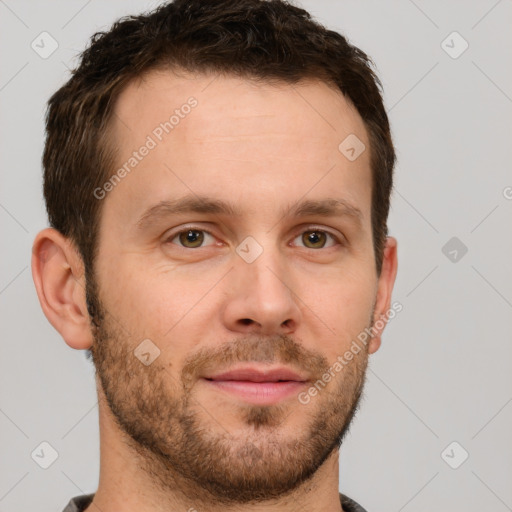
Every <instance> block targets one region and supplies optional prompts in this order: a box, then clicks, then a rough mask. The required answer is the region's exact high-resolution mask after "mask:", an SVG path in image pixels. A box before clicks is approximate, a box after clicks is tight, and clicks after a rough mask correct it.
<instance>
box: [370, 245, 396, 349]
mask: <svg viewBox="0 0 512 512" xmlns="http://www.w3.org/2000/svg"><path fill="white" fill-rule="evenodd" d="M397 245H398V243H397V240H396V238H394V237H392V236H388V237H387V239H386V245H385V248H384V256H383V260H382V270H381V273H380V276H379V280H378V284H377V298H376V301H375V312H374V317H373V323H374V327H373V329H372V332H376V333H375V335H374V337H373V338H372V339H371V340H370V343H369V347H368V353H369V354H373V353H374V352H377V350H378V349H379V347H380V345H381V342H382V339H381V338H382V332H383V331H384V327H385V326H386V323H387V321H388V311H389V308H390V306H391V294H392V292H393V286H394V284H395V278H396V273H397V269H398V258H397Z"/></svg>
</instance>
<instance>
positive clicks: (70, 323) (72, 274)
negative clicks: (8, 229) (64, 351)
mask: <svg viewBox="0 0 512 512" xmlns="http://www.w3.org/2000/svg"><path fill="white" fill-rule="evenodd" d="M32 278H33V279H34V284H35V286H36V290H37V296H38V297H39V302H40V304H41V307H42V309H43V312H44V314H45V315H46V318H48V321H49V322H50V323H51V324H52V325H53V327H55V329H56V330H57V331H58V332H59V333H60V335H61V336H62V337H63V338H64V341H65V342H66V343H67V344H68V345H69V346H70V347H71V348H74V349H77V350H84V349H88V348H90V347H91V345H92V342H93V337H92V333H91V329H90V317H89V313H88V311H87V303H86V299H85V275H84V266H83V262H82V258H81V257H80V255H79V253H78V251H77V250H76V248H75V246H74V244H73V243H72V242H71V241H70V240H69V239H68V238H66V237H64V236H63V235H62V234H61V233H60V232H58V231H57V230H55V229H53V228H47V229H44V230H43V231H41V232H39V233H38V234H37V236H36V238H35V240H34V244H33V246H32Z"/></svg>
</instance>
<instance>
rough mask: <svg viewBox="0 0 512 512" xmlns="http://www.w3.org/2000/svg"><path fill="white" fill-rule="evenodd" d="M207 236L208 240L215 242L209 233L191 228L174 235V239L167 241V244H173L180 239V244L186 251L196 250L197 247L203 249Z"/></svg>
mask: <svg viewBox="0 0 512 512" xmlns="http://www.w3.org/2000/svg"><path fill="white" fill-rule="evenodd" d="M205 235H206V238H207V237H210V238H212V239H213V240H214V237H213V235H211V234H210V233H209V232H208V231H205V230H204V229H196V228H193V227H190V228H187V229H184V230H182V231H179V232H178V233H176V234H175V235H173V236H172V238H169V239H168V240H167V243H172V242H173V240H176V239H178V241H179V243H180V244H182V246H183V247H184V248H185V249H196V248H197V247H201V245H202V243H203V241H204V240H205Z"/></svg>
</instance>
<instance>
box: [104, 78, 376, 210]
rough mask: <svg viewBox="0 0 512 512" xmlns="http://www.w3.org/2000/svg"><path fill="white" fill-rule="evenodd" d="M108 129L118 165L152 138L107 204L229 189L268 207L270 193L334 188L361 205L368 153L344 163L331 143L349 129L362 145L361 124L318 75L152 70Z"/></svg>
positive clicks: (289, 197)
mask: <svg viewBox="0 0 512 512" xmlns="http://www.w3.org/2000/svg"><path fill="white" fill-rule="evenodd" d="M191 99H192V100H191ZM191 105H194V106H193V107H191ZM111 133H112V135H113V139H114V144H115V145H116V147H117V151H118V155H117V166H119V167H121V166H122V165H123V164H126V163H127V162H128V161H130V159H133V154H134V151H137V150H138V149H139V148H141V147H142V146H144V145H148V140H149V139H151V141H152V144H151V145H153V146H154V147H153V148H152V149H151V150H150V151H146V155H145V156H144V158H143V159H140V161H137V162H135V164H136V165H135V166H133V168H132V169H130V170H129V175H128V173H125V174H127V175H128V177H126V178H125V179H123V180H122V182H121V183H120V184H119V185H118V186H116V187H115V190H113V191H112V192H109V198H108V201H107V203H113V204H114V206H115V203H116V202H120V201H122V202H123V203H124V204H125V205H126V204H129V205H130V207H132V209H133V210H137V211H141V209H143V208H144V209H146V208H147V207H148V206H149V205H151V204H152V203H153V204H155V203H156V202H158V201H162V200H168V199H172V198H176V197H179V196H183V195H185V194H190V193H193V194H197V195H199V196H207V195H210V196H213V197H215V198H217V199H221V200H230V201H232V200H233V193H234V192H236V193H237V194H238V195H237V197H238V198H240V200H243V201H244V203H245V204H246V205H247V207H248V209H249V210H251V208H250V207H251V204H250V203H251V202H253V203H254V204H253V206H254V208H253V209H252V210H251V211H253V212H254V211H255V208H256V206H255V205H256V202H257V208H258V209H261V208H269V209H270V208H272V207H273V205H274V204H275V199H277V198H279V199H280V198H284V199H283V201H282V202H286V203H290V202H294V201H296V200H298V199H299V198H300V197H301V196H306V195H308V189H309V190H310V191H311V193H309V196H308V197H305V198H306V199H315V198H316V199H318V198H319V197H320V196H322V195H323V196H326V194H327V193H328V192H329V194H328V195H330V196H332V194H330V192H332V190H333V188H337V189H340V192H344V194H343V195H344V196H345V197H347V198H351V199H352V203H358V207H359V208H360V209H361V210H365V209H366V210H368V211H369V208H370V187H371V171H370V151H364V152H363V153H362V154H361V155H360V156H359V157H358V158H357V159H356V160H355V161H350V160H349V159H347V158H346V156H345V155H344V154H343V153H342V152H341V151H340V149H339V145H340V143H342V142H343V141H344V140H345V139H347V137H349V136H353V135H355V136H356V137H357V138H358V139H359V140H360V141H361V143H363V144H364V145H365V146H366V148H368V149H369V147H370V146H369V140H368V136H367V132H366V128H365V125H364V123H363V121H362V119H361V117H360V115H359V113H358V112H357V110H356V109H355V108H354V106H353V105H352V103H351V102H350V101H347V100H346V99H345V97H344V96H343V95H342V94H341V92H340V91H338V90H335V89H334V88H332V87H330V86H328V85H327V84H325V83H323V82H320V81H307V82H306V81H304V82H301V83H297V84H288V83H273V84H268V83H263V82H261V81H259V82H257V81H254V80H248V79H243V78H238V77H234V76H222V75H204V74H191V73H185V72H180V73H179V74H178V75H176V74H175V73H173V72H172V71H171V70H158V71H152V72H150V73H147V74H146V75H143V77H142V78H141V79H137V80H134V81H132V82H131V83H129V84H128V86H127V87H126V88H125V89H124V90H123V91H122V93H121V94H120V96H119V98H118V100H117V102H116V105H115V110H114V116H113V119H112V132H111ZM116 168H117V167H116ZM114 171H115V169H114ZM238 191H239V193H238ZM315 195H316V196H317V197H314V196H315ZM121 198H122V199H121ZM235 199H236V198H235ZM118 206H119V205H118ZM276 211H277V210H276ZM279 211H281V208H279ZM366 215H368V212H367V213H366V214H365V216H366Z"/></svg>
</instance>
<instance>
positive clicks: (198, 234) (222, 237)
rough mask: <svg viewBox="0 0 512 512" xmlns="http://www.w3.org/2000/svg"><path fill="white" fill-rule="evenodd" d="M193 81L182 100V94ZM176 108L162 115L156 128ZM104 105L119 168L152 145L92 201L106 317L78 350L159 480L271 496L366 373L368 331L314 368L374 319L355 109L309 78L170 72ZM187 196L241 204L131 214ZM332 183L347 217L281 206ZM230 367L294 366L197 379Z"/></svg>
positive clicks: (365, 157) (302, 466)
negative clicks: (273, 80)
mask: <svg viewBox="0 0 512 512" xmlns="http://www.w3.org/2000/svg"><path fill="white" fill-rule="evenodd" d="M190 97H193V98H194V99H195V101H196V104H195V105H194V106H192V107H190V108H187V107H183V106H184V105H186V104H187V100H188V99H189V98H190ZM192 103H193V102H192ZM188 104H189V105H191V103H190V102H189V103H188ZM176 109H177V110H178V113H176V116H177V117H175V118H174V119H173V125H174V126H173V127H172V129H169V126H167V130H168V133H166V132H165V130H163V129H162V128H161V129H160V130H158V127H159V126H161V125H160V123H165V122H166V121H169V118H170V116H171V115H173V114H175V110H176ZM115 113H116V115H115V116H114V124H113V132H112V133H113V134H114V138H115V143H116V145H117V147H118V150H119V154H118V160H117V167H116V169H118V168H120V167H122V166H123V165H124V164H125V163H126V162H128V161H129V159H130V157H132V156H133V151H135V150H136V151H138V152H139V157H140V153H141V152H140V151H139V148H140V147H141V146H143V145H147V147H150V146H154V147H150V149H149V150H148V151H147V156H145V157H143V158H141V159H140V161H139V160H137V163H136V164H135V165H133V164H134V161H132V165H129V166H128V167H127V168H129V169H130V171H129V172H128V173H126V176H124V177H123V178H122V179H121V180H120V181H119V180H117V181H116V182H115V186H113V187H111V190H110V191H109V192H108V194H107V195H106V197H105V198H104V199H102V201H104V203H103V204H102V208H103V210H102V217H101V224H100V234H99V240H98V243H99V253H98V258H97V261H96V267H95V272H96V274H95V275H96V283H97V285H98V296H97V299H98V300H99V301H100V304H101V307H102V309H103V311H104V313H105V317H104V320H103V322H102V324H101V327H100V329H98V330H97V331H96V332H95V333H94V334H95V337H96V339H95V343H94V346H93V347H92V352H93V355H94V361H95V364H96V367H97V373H98V378H99V380H100V382H101V387H102V390H101V391H102V392H103V393H104V395H105V397H106V400H107V402H108V404H109V407H110V410H111V411H109V414H110V412H111V413H112V415H113V418H115V420H116V421H117V426H118V428H119V429H120V435H121V433H122V435H123V436H124V435H125V434H127V436H126V440H127V442H128V443H129V444H130V445H131V446H132V447H133V448H134V450H135V451H136V452H137V453H138V454H139V455H140V456H141V461H142V463H143V464H144V465H145V469H146V470H147V471H148V472H150V473H151V474H152V475H153V476H155V477H156V479H157V480H158V482H159V484H160V485H161V486H162V487H165V486H166V485H167V486H169V487H170V486H171V485H173V481H174V483H175V482H177V481H178V482H180V485H181V489H182V490H183V491H184V492H186V491H185V489H190V490H191V491H190V492H192V489H194V487H195V486H197V489H195V492H199V490H202V491H201V492H207V493H211V495H214V496H215V497H216V498H217V499H220V500H225V501H226V502H238V503H243V502H247V501H250V500H257V499H269V498H274V497H277V496H280V495H282V494H283V493H285V492H287V491H289V490H291V489H294V488H295V487H297V485H299V484H300V483H302V482H304V481H305V480H306V479H308V478H309V477H311V476H312V475H313V474H314V473H315V472H316V471H317V470H318V469H319V467H321V465H322V463H323V462H324V461H326V459H327V458H328V457H329V455H331V454H332V453H333V451H334V450H336V449H337V448H338V446H339V444H340V443H341V440H342V438H343V435H344V434H345V432H346V430H347V428H348V426H349V423H350V420H351V419H352V417H353V415H354V413H355V411H356V409H357V405H358V400H359V398H360V395H361V392H362V388H363V384H364V375H365V370H366V365H367V358H368V347H367V348H366V349H363V350H361V351H360V352H359V353H358V354H355V355H354V358H353V359H352V360H351V361H350V362H349V363H348V364H346V365H344V366H343V369H342V370H341V371H337V372H334V377H333V378H331V379H330V381H329V382H327V381H326V380H325V378H323V376H324V374H325V372H326V371H327V370H328V368H329V367H331V366H332V365H333V364H334V363H335V362H336V361H337V358H338V356H342V355H343V354H344V353H345V352H346V351H347V350H348V349H349V348H350V346H351V342H352V340H355V339H356V337H357V335H358V334H359V333H360V332H362V331H363V330H364V329H365V328H367V327H370V326H371V324H372V312H373V306H374V301H375V297H376V290H377V275H376V270H375V261H374V253H373V241H372V234H371V218H370V212H371V171H370V160H369V159H370V152H369V140H368V137H367V133H366V131H365V128H364V124H363V122H362V120H361V118H360V117H359V115H358V114H357V111H356V110H355V109H354V108H353V107H352V106H351V105H349V104H348V103H347V101H346V100H345V99H344V98H343V96H342V95H341V94H340V93H338V92H336V91H334V90H332V89H330V88H329V87H327V86H326V85H325V84H322V83H311V84H309V85H308V84H302V85H294V86H291V85H285V84H281V85H279V86H271V85H262V84H259V85H255V84H254V83H250V82H249V81H246V80H241V79H237V78H234V77H229V78H228V77H224V78H221V77H217V78H216V79H215V80H214V81H213V82H212V78H211V77H205V76H196V77H195V78H192V77H191V76H186V77H185V76H182V77H176V76H174V75H173V74H171V73H170V72H167V73H164V72H159V73H157V72H153V73H150V74H148V75H146V76H145V78H144V80H143V81H142V82H133V83H132V84H130V85H129V86H128V87H127V89H125V91H123V93H122V95H121V96H120V98H119V101H118V103H117V104H116V109H115ZM177 118H179V121H178V122H176V119H177ZM349 134H355V135H356V136H357V137H358V138H359V139H360V140H362V141H363V143H364V144H365V145H366V148H367V150H366V151H364V152H363V153H362V154H361V155H360V156H359V157H358V158H357V159H356V160H354V161H350V160H349V159H347V158H346V156H345V155H344V154H342V153H341V152H340V150H339V149H338V146H339V144H340V142H342V141H343V140H344V139H345V138H346V137H347V136H348V135H349ZM148 136H149V137H150V138H151V139H152V141H153V143H154V144H153V143H152V142H149V139H148ZM159 139H161V140H159ZM142 152H144V151H142ZM185 196H188V197H189V198H192V199H198V198H201V199H200V201H199V202H200V204H202V205H206V203H207V201H206V200H208V201H222V202H228V203H230V204H231V205H232V207H233V208H235V209H236V210H237V215H233V214H231V213H229V212H222V211H217V210H216V211H213V210H212V209H210V211H209V210H208V209H204V211H203V212H200V211H180V212H173V211H171V209H170V208H169V207H161V208H160V209H158V210H154V209H153V210H152V214H149V215H145V214H146V212H148V211H149V210H150V209H151V208H152V207H154V206H155V205H158V204H159V203H161V202H164V201H168V202H169V203H172V202H173V201H176V200H179V199H181V198H183V197H185ZM328 199H335V200H339V201H344V202H345V203H348V204H350V205H352V206H353V207H355V208H357V209H358V210H359V211H360V217H357V216H356V215H354V214H353V212H352V214H350V212H349V213H347V212H345V213H343V211H342V210H341V209H340V210H339V211H334V212H332V213H330V214H325V212H324V214H322V212H321V211H318V210H317V211H312V210H310V211H309V213H307V212H306V214H304V215H298V214H297V212H296V211H295V210H294V205H296V204H297V203H301V202H305V201H307V202H311V204H313V203H315V202H317V201H325V200H328ZM311 204H309V206H311ZM167 206H169V205H167ZM141 218H143V220H142V221H140V219H141ZM247 237H249V238H247ZM143 340H150V341H144V343H143V344H142V345H141V343H142V342H143ZM138 347H139V348H138ZM158 351H159V352H158ZM156 355H158V357H156V359H154V360H153V358H154V357H155V356H156ZM137 356H139V357H137ZM141 359H142V360H143V361H146V362H148V361H152V362H151V363H150V364H148V365H146V364H144V362H143V361H141ZM242 366H247V367H251V368H253V369H254V368H259V369H263V370H265V369H273V368H277V367H287V368H289V369H292V370H293V371H295V372H296V373H297V374H298V375H299V377H300V378H301V379H302V380H303V381H304V382H293V383H287V384H286V383H281V384H275V383H274V384H273V385H269V384H254V383H253V384H247V383H245V384H240V385H239V386H238V388H237V389H238V391H237V390H234V387H236V386H234V385H233V381H232V382H231V384H229V383H228V384H226V381H224V383H223V384H222V383H219V381H217V382H214V381H212V380H209V378H212V377H215V376H216V375H218V374H220V373H221V372H225V371H227V370H230V369H232V368H235V367H236V368H240V367H242ZM322 379H323V383H324V384H323V385H322V386H318V387H317V393H316V395H312V396H310V400H309V401H307V403H305V402H306V401H305V400H300V399H299V396H304V392H307V391H308V390H309V389H310V388H311V387H312V386H313V385H314V384H315V383H317V381H319V380H322ZM258 386H259V387H258ZM240 389H241V391H240ZM271 393H274V394H271ZM301 393H302V395H301ZM308 396H309V395H308Z"/></svg>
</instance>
